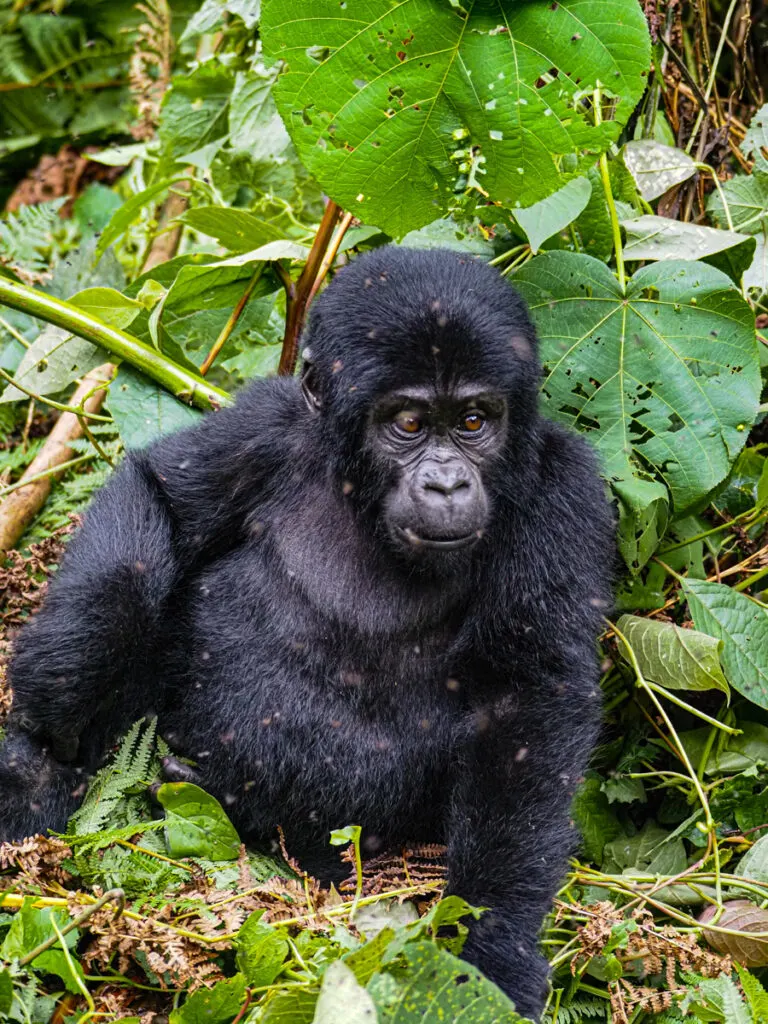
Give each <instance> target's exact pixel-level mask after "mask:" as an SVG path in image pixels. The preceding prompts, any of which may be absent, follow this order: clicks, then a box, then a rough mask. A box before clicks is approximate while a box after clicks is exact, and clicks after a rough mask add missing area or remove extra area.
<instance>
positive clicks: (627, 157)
mask: <svg viewBox="0 0 768 1024" xmlns="http://www.w3.org/2000/svg"><path fill="white" fill-rule="evenodd" d="M624 163H625V164H626V165H627V168H628V169H629V171H630V173H631V174H632V177H633V178H634V179H635V182H636V184H637V187H638V188H639V190H640V194H641V195H642V197H643V199H648V200H651V199H658V198H659V196H662V195H664V193H665V192H668V191H669V189H671V188H673V187H674V186H675V185H679V184H681V182H683V181H686V180H687V179H688V178H690V177H691V175H693V174H695V173H696V162H695V160H694V159H693V157H690V156H688V154H687V153H685V152H683V150H682V149H676V148H675V147H674V146H665V145H664V143H663V142H657V141H656V139H637V140H636V141H635V142H628V143H627V144H626V146H625V147H624Z"/></svg>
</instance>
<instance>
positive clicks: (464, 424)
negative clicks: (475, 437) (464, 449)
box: [460, 412, 485, 434]
mask: <svg viewBox="0 0 768 1024" xmlns="http://www.w3.org/2000/svg"><path fill="white" fill-rule="evenodd" d="M484 426H485V416H483V414H482V413H481V412H468V413H465V415H464V416H462V418H461V423H460V427H461V429H462V430H466V431H467V433H469V434H477V433H478V431H480V430H482V429H483V427H484Z"/></svg>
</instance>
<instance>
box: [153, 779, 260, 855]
mask: <svg viewBox="0 0 768 1024" xmlns="http://www.w3.org/2000/svg"><path fill="white" fill-rule="evenodd" d="M157 800H158V802H159V803H160V805H161V806H162V807H163V808H164V809H165V839H166V843H167V844H168V852H169V853H170V855H171V857H205V858H206V859H207V860H235V858H236V857H237V855H238V854H239V853H240V839H239V837H238V835H237V832H235V828H234V825H233V824H232V822H231V821H230V820H229V818H228V817H227V816H226V814H225V813H224V808H223V807H222V806H221V804H220V803H219V801H218V800H217V799H216V798H215V797H213V796H211V795H210V793H206V792H205V790H204V789H200V787H199V786H195V785H194V784H193V783H191V782H166V783H164V784H163V785H162V786H161V787H160V788H159V789H158V791H157Z"/></svg>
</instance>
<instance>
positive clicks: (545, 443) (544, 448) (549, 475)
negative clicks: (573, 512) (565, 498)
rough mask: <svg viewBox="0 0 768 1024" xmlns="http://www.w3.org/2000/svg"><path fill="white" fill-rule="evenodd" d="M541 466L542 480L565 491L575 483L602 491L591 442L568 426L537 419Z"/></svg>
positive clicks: (596, 460) (598, 467)
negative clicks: (538, 421) (538, 423)
mask: <svg viewBox="0 0 768 1024" xmlns="http://www.w3.org/2000/svg"><path fill="white" fill-rule="evenodd" d="M540 424H541V426H540V431H539V437H540V449H539V450H540V453H541V459H540V467H541V476H542V479H543V480H544V481H546V482H547V483H550V484H552V485H553V486H557V487H560V488H562V489H563V490H566V489H568V488H571V487H573V486H574V485H575V486H576V487H577V489H578V490H581V488H582V487H589V488H597V489H599V491H600V493H602V491H603V484H602V481H601V479H600V463H599V459H598V456H597V453H596V452H595V449H594V448H593V447H592V445H591V444H590V443H589V442H588V441H587V440H586V439H585V438H584V437H583V436H582V435H580V434H577V433H576V431H575V430H573V429H572V428H570V427H564V426H562V425H561V424H559V423H555V422H553V421H552V420H547V419H542V420H541V421H540Z"/></svg>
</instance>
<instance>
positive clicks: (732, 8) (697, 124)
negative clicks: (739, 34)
mask: <svg viewBox="0 0 768 1024" xmlns="http://www.w3.org/2000/svg"><path fill="white" fill-rule="evenodd" d="M738 2H739V0H731V2H730V4H729V5H728V10H727V11H726V14H725V21H724V22H723V28H722V31H721V32H720V38H719V39H718V41H717V49H716V50H715V59H714V60H713V61H712V67H711V68H710V71H709V79H708V80H707V87H706V89H705V90H704V102H705V103H707V104H708V103H709V97H710V96H711V95H712V89H713V87H714V84H715V78H716V76H717V66H718V64H719V63H720V58H721V57H722V55H723V47H724V46H725V40H726V37H727V35H728V28H729V27H730V24H731V18H732V17H733V12H734V11H735V10H736V4H737V3H738ZM704 115H705V110H704V109H702V108H699V112H698V114H697V115H696V122H695V124H694V126H693V131H692V132H691V137H690V138H689V139H688V145H687V146H686V147H685V152H686V153H690V152H691V150H692V149H693V144H694V142H695V141H696V136H697V135H698V134H699V129H700V128H701V122H702V121H703V120H704Z"/></svg>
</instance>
